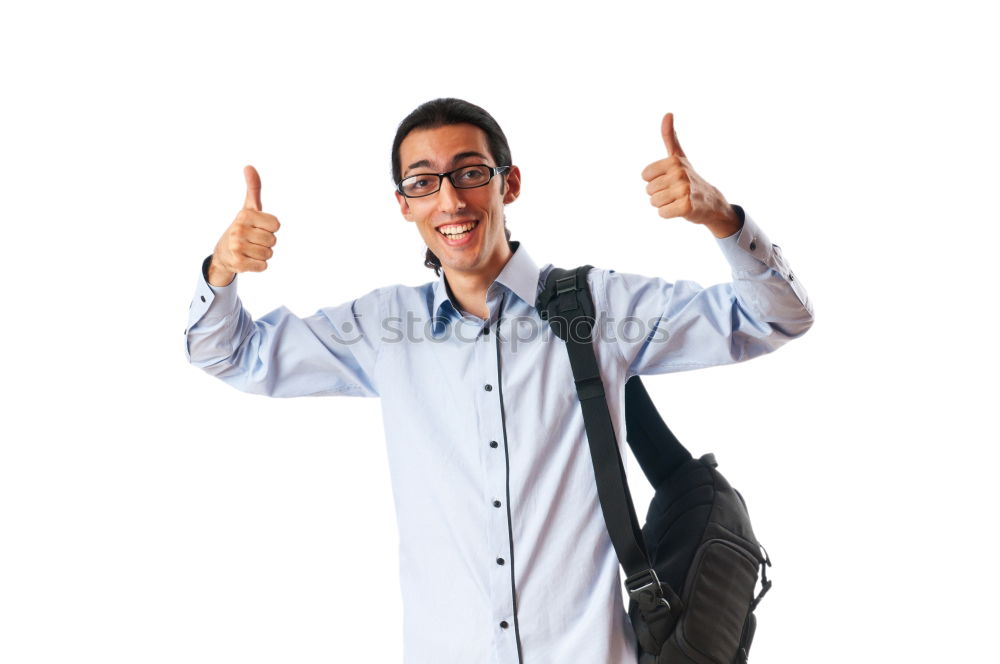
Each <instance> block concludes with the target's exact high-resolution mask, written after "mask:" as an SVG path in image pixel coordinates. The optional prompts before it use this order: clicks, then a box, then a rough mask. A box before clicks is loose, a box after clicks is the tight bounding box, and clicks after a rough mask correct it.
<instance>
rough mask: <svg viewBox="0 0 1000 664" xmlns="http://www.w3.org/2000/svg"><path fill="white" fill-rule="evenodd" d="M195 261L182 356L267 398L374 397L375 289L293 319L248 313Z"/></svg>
mask: <svg viewBox="0 0 1000 664" xmlns="http://www.w3.org/2000/svg"><path fill="white" fill-rule="evenodd" d="M211 258H212V257H211V256H208V257H207V258H205V260H204V261H203V263H202V269H201V273H200V275H199V278H198V281H197V284H196V286H195V294H194V299H193V300H192V301H191V306H190V308H189V312H188V326H187V328H185V330H184V340H185V345H184V351H185V354H186V356H187V359H188V362H190V363H191V364H192V365H194V366H196V367H199V368H201V369H203V370H205V371H206V372H207V373H209V374H211V375H213V376H215V377H216V378H219V379H221V380H223V381H225V382H226V383H228V384H230V385H232V386H233V387H235V388H237V389H239V390H242V391H244V392H249V393H253V394H262V395H266V396H271V397H296V396H333V395H343V396H361V397H377V396H378V389H377V387H376V385H375V381H374V380H373V376H374V373H375V371H374V370H375V363H376V361H377V359H378V339H379V335H378V329H377V328H378V324H379V321H380V320H381V316H380V313H381V297H382V293H381V289H376V290H374V291H371V292H370V293H368V294H366V295H364V296H362V297H360V298H357V299H355V300H352V301H350V302H345V303H343V304H341V305H338V306H335V307H327V308H323V309H320V310H318V311H317V312H316V313H315V314H313V315H312V316H309V317H308V318H300V317H298V316H296V315H295V314H293V313H292V312H291V311H289V310H288V309H287V308H286V307H279V308H277V309H275V310H274V311H272V312H270V313H268V314H267V315H265V316H263V317H261V318H259V319H258V320H254V319H253V318H252V317H251V316H250V314H249V313H248V312H247V311H246V309H244V308H243V304H242V302H241V301H240V299H239V297H238V296H237V295H236V286H237V281H238V280H239V275H236V276H235V277H234V278H233V281H232V282H231V283H230V284H229V285H228V286H221V287H219V286H212V285H211V284H209V283H208V272H207V270H208V264H209V261H211Z"/></svg>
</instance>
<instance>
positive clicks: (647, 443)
mask: <svg viewBox="0 0 1000 664" xmlns="http://www.w3.org/2000/svg"><path fill="white" fill-rule="evenodd" d="M592 269H593V266H591V265H583V266H581V267H578V268H576V269H575V270H565V269H562V268H552V271H551V272H550V273H549V275H548V278H547V279H546V281H545V287H544V288H543V289H542V292H541V293H540V294H539V296H538V303H537V304H538V310H539V313H540V315H541V316H542V318H546V317H547V316H548V318H547V320H548V321H549V324H550V325H551V326H552V329H553V331H554V332H555V333H556V335H558V336H559V338H560V339H562V340H563V341H567V337H568V334H569V331H570V330H572V329H575V327H577V326H579V325H582V323H581V322H573V321H571V320H569V319H571V318H573V317H574V316H585V317H589V318H590V320H591V321H596V319H597V313H598V312H597V308H596V307H595V306H594V300H593V296H592V295H591V293H590V288H588V284H587V274H588V273H589V272H590V270H592ZM571 307H578V308H576V309H573V308H571ZM559 312H563V315H560V313H559ZM553 313H554V314H555V315H553ZM569 350H570V362H571V363H580V362H583V363H584V365H583V367H581V368H582V371H583V373H584V374H586V375H584V376H583V378H584V379H585V380H587V379H588V377H590V376H596V375H597V373H598V369H597V361H596V359H595V360H594V361H593V366H590V364H588V359H587V357H586V356H587V355H588V353H586V352H581V350H582V349H580V348H577V349H576V350H575V351H574V349H573V348H572V347H570V349H569ZM581 356H583V357H581ZM574 357H576V359H574ZM573 371H574V377H576V378H577V379H578V380H577V391H579V390H580V387H581V385H580V382H579V378H580V377H581V376H578V375H577V372H576V364H574V369H573ZM584 387H585V388H586V387H587V386H586V385H585V386H584ZM602 395H603V391H602ZM581 399H582V397H581ZM625 428H626V434H625V438H626V440H627V442H628V444H629V447H630V448H632V453H633V454H634V455H635V459H636V461H638V462H639V467H640V468H642V472H643V474H644V475H645V476H646V479H647V480H649V483H650V484H651V485H652V486H653V487H654V488H659V487H660V486H662V485H663V483H664V482H665V481H666V479H667V478H668V477H669V476H670V475H671V474H672V473H673V472H674V471H675V470H677V469H678V468H680V467H681V466H682V465H683V464H684V463H685V462H687V461H690V460H691V458H692V457H691V453H690V452H689V451H688V450H687V448H685V447H684V445H683V444H681V442H680V441H679V440H677V437H676V436H675V435H674V433H673V432H672V431H671V430H670V427H668V426H667V424H666V422H664V421H663V418H662V417H661V416H660V413H659V412H658V411H657V410H656V406H655V405H654V404H653V400H652V399H651V398H650V397H649V393H648V392H647V391H646V388H645V386H644V385H643V384H642V381H641V380H640V379H639V376H632V377H631V378H630V379H629V380H628V381H626V383H625Z"/></svg>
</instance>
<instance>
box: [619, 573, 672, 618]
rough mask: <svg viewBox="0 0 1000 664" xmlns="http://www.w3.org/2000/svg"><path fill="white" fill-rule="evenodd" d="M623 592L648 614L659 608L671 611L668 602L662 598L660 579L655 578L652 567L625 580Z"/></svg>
mask: <svg viewBox="0 0 1000 664" xmlns="http://www.w3.org/2000/svg"><path fill="white" fill-rule="evenodd" d="M625 590H627V591H628V596H629V597H631V598H632V599H633V600H635V603H636V604H638V605H639V606H640V607H643V610H644V611H647V612H648V611H651V610H653V609H656V608H659V607H660V606H665V607H667V611H670V610H671V607H670V602H668V601H667V598H666V597H664V596H663V588H662V587H660V578H659V577H658V576H656V570H655V569H653V568H652V567H650V568H649V569H647V570H644V571H642V572H639V573H638V574H636V575H635V576H630V577H629V578H627V579H625Z"/></svg>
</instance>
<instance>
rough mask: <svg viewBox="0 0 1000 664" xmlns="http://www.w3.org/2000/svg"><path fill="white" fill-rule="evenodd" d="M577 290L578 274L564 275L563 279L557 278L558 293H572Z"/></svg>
mask: <svg viewBox="0 0 1000 664" xmlns="http://www.w3.org/2000/svg"><path fill="white" fill-rule="evenodd" d="M575 290H576V275H575V274H571V275H569V276H568V277H563V278H562V279H556V295H562V294H563V293H572V292H573V291H575Z"/></svg>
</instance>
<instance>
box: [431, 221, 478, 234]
mask: <svg viewBox="0 0 1000 664" xmlns="http://www.w3.org/2000/svg"><path fill="white" fill-rule="evenodd" d="M475 225H476V222H474V221H472V222H469V223H467V224H461V225H459V226H447V227H446V228H439V229H438V230H439V231H441V233H442V234H444V235H461V234H462V233H464V232H465V231H470V230H472V227H473V226H475Z"/></svg>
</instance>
